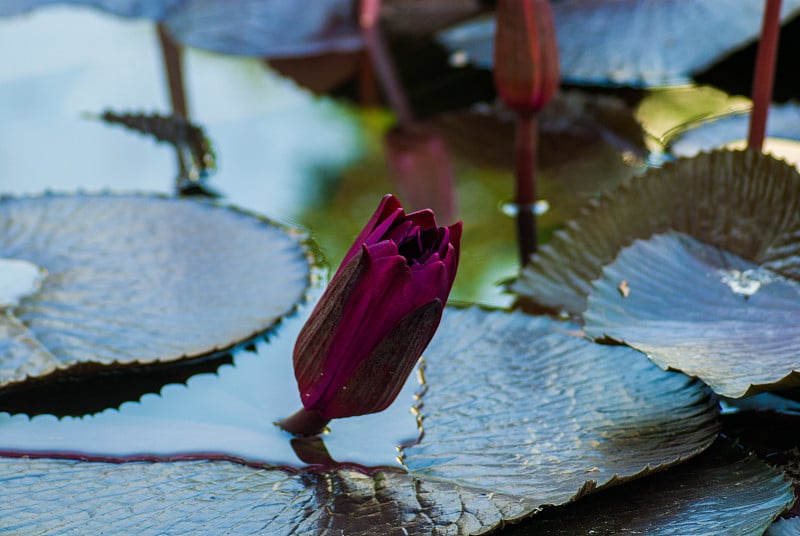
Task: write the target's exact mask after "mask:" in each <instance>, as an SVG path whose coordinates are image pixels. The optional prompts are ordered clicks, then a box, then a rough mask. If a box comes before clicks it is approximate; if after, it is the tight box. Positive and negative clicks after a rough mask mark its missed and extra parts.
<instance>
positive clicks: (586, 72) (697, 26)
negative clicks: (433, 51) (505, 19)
mask: <svg viewBox="0 0 800 536" xmlns="http://www.w3.org/2000/svg"><path fill="white" fill-rule="evenodd" d="M763 9H764V3H763V1H761V0H746V1H745V0H727V1H722V0H717V1H716V2H711V3H708V2H688V3H687V2H685V1H683V0H661V1H658V2H643V1H641V0H600V1H597V0H562V1H559V2H553V16H554V18H555V22H556V34H557V35H558V49H559V55H560V58H561V76H562V79H563V80H564V81H566V82H570V83H573V84H590V85H611V86H620V85H621V86H634V87H652V86H666V85H678V84H686V83H689V82H690V81H691V75H692V74H694V73H696V72H699V71H702V70H703V69H705V68H708V67H709V66H711V65H712V64H713V63H714V62H715V61H717V60H719V59H721V58H722V57H724V56H725V55H727V54H729V53H730V52H733V51H734V50H735V49H737V48H739V47H741V46H743V45H745V44H746V43H748V42H749V41H753V40H755V39H756V38H757V37H758V35H759V32H760V30H761V19H762V15H763ZM798 9H800V2H798V1H797V0H790V1H784V2H783V7H782V10H781V15H782V17H781V18H782V20H788V19H789V18H790V17H791V16H793V15H794V14H796V13H797V12H798ZM493 35H494V19H493V18H491V17H484V18H481V19H476V20H475V21H471V22H468V23H464V24H463V25H460V26H457V27H455V28H453V29H451V30H448V31H446V32H444V33H442V34H440V39H441V41H442V42H443V43H444V45H445V46H447V47H448V48H449V49H450V50H451V51H454V52H461V53H466V55H467V56H468V58H470V59H471V61H473V62H475V63H476V64H478V65H479V66H482V67H485V68H491V66H492V61H493V58H492V51H493Z"/></svg>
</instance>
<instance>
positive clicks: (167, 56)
mask: <svg viewBox="0 0 800 536" xmlns="http://www.w3.org/2000/svg"><path fill="white" fill-rule="evenodd" d="M157 28H158V41H159V43H160V44H161V55H162V56H163V57H164V68H165V70H166V72H167V83H168V84H169V97H170V100H171V102H172V113H173V114H175V115H179V116H181V117H183V118H188V117H189V112H188V109H187V106H186V92H185V90H184V88H183V69H182V67H181V48H180V46H179V45H178V44H177V43H176V42H175V40H174V39H172V36H170V35H169V32H168V31H167V29H166V27H165V26H164V24H163V23H158V26H157Z"/></svg>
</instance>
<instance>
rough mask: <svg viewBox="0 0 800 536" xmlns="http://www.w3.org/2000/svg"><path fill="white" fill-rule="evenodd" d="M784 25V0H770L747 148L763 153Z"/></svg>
mask: <svg viewBox="0 0 800 536" xmlns="http://www.w3.org/2000/svg"><path fill="white" fill-rule="evenodd" d="M780 24H781V0H766V5H765V7H764V22H763V25H762V27H761V41H760V42H759V43H758V55H757V56H756V67H755V72H754V73H753V112H752V114H751V115H750V133H749V134H748V137H747V146H748V147H749V148H750V149H757V150H759V151H760V150H761V149H762V148H763V146H764V136H765V135H766V130H767V115H768V113H769V105H770V102H771V100H772V83H773V80H774V79H775V60H776V57H777V52H778V35H779V34H780Z"/></svg>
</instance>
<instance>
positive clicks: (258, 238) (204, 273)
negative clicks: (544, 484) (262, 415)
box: [0, 195, 310, 385]
mask: <svg viewBox="0 0 800 536" xmlns="http://www.w3.org/2000/svg"><path fill="white" fill-rule="evenodd" d="M0 230H2V232H1V233H0V257H4V258H11V259H22V260H26V261H29V262H32V263H34V264H36V265H38V266H40V267H42V268H43V269H45V270H46V271H47V276H46V278H45V280H44V281H43V283H42V285H41V288H40V289H39V290H38V291H37V292H35V293H33V294H30V295H28V296H26V297H24V298H22V299H21V300H20V302H19V304H18V305H16V306H15V307H12V308H10V309H9V310H7V311H6V314H5V315H4V316H2V317H0V331H1V332H2V333H3V334H4V335H5V336H4V337H3V339H2V341H3V342H2V344H3V345H4V346H6V347H12V350H13V351H10V352H9V351H6V352H4V354H3V356H2V359H0V385H8V384H11V383H14V382H20V381H22V380H24V379H25V378H27V377H41V376H46V375H49V374H53V373H56V372H58V371H64V370H66V369H69V368H71V367H76V366H77V365H83V366H82V367H80V369H81V371H82V372H85V371H86V370H87V367H86V365H87V364H94V365H97V366H100V365H132V364H143V363H153V362H168V361H175V360H178V359H182V358H192V357H198V356H202V355H205V354H208V353H211V352H215V351H219V350H222V349H227V348H230V347H232V346H234V345H235V344H237V343H239V342H242V341H245V340H247V339H249V338H251V337H253V336H255V335H257V334H259V333H262V332H264V331H265V330H267V329H269V328H271V327H272V326H273V325H275V324H276V323H277V322H278V320H280V318H281V317H282V316H283V315H285V314H286V313H288V312H290V311H291V310H292V309H293V308H294V307H295V305H296V304H297V303H298V302H299V301H300V300H302V299H303V297H304V295H305V292H306V289H307V287H308V284H309V279H310V272H309V264H308V256H309V254H308V252H307V251H306V249H305V248H304V247H303V245H302V240H303V238H302V236H300V235H299V234H293V233H292V232H290V231H288V230H287V229H284V228H282V227H279V226H277V225H275V224H272V223H270V222H268V221H266V220H264V219H260V218H257V217H254V216H252V215H249V214H246V213H243V212H239V211H236V210H232V209H229V208H223V207H219V206H216V205H213V204H210V203H201V202H194V201H185V200H176V199H167V198H159V197H148V196H137V195H120V196H114V195H72V196H68V195H47V196H44V197H29V198H2V199H0ZM89 368H91V367H89Z"/></svg>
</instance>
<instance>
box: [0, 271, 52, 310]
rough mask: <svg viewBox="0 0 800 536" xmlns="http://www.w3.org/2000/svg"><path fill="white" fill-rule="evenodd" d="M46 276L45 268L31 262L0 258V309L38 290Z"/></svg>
mask: <svg viewBox="0 0 800 536" xmlns="http://www.w3.org/2000/svg"><path fill="white" fill-rule="evenodd" d="M46 276H47V272H46V271H45V269H44V268H42V267H40V266H37V265H35V264H33V263H32V262H28V261H26V260H22V259H3V258H0V310H2V309H5V308H6V307H13V306H14V305H16V304H18V303H19V300H20V299H22V298H24V297H25V296H28V295H29V294H33V293H34V292H36V291H37V290H39V288H41V286H42V282H43V281H44V279H45V277H46Z"/></svg>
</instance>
